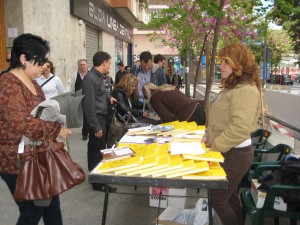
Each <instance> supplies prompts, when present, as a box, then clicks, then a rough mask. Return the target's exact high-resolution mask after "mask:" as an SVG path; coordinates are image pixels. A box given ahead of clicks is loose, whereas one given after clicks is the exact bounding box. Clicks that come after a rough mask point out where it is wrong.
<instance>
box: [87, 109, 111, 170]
mask: <svg viewBox="0 0 300 225" xmlns="http://www.w3.org/2000/svg"><path fill="white" fill-rule="evenodd" d="M97 119H98V122H99V123H100V125H101V128H102V132H103V135H102V137H101V138H97V137H96V136H95V131H94V130H93V129H91V128H90V127H89V141H88V146H87V148H88V151H87V160H88V170H89V171H91V170H93V169H94V168H95V167H96V166H97V165H98V164H99V162H101V160H102V159H103V156H102V154H101V151H100V150H102V149H105V148H106V137H107V130H108V127H107V126H108V124H107V115H106V114H105V115H104V114H99V115H97Z"/></svg>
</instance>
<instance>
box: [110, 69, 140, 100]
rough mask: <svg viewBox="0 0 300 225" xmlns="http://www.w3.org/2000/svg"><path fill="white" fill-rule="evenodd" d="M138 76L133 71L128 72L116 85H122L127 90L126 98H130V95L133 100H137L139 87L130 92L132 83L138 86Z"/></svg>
mask: <svg viewBox="0 0 300 225" xmlns="http://www.w3.org/2000/svg"><path fill="white" fill-rule="evenodd" d="M138 82H139V80H138V78H137V77H136V76H134V75H133V74H132V73H128V74H126V75H125V76H123V77H122V79H121V80H120V81H119V83H118V84H117V85H116V86H115V87H114V88H117V87H120V88H122V89H124V90H125V93H126V98H127V99H129V98H130V97H131V98H132V99H133V100H137V88H136V89H135V90H134V91H133V92H132V94H130V88H131V85H134V86H137V85H138Z"/></svg>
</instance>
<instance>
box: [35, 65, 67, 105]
mask: <svg viewBox="0 0 300 225" xmlns="http://www.w3.org/2000/svg"><path fill="white" fill-rule="evenodd" d="M36 81H37V82H38V84H39V85H40V86H41V88H42V90H43V92H44V94H45V97H46V99H48V98H52V97H55V96H57V95H59V94H63V93H65V88H64V86H63V84H62V82H61V80H60V78H59V77H58V76H55V67H54V65H53V62H52V61H51V60H49V59H47V62H45V64H44V66H43V75H42V76H41V77H39V78H37V79H36Z"/></svg>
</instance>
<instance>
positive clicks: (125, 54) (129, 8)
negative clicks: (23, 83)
mask: <svg viewBox="0 0 300 225" xmlns="http://www.w3.org/2000/svg"><path fill="white" fill-rule="evenodd" d="M142 11H143V5H142V4H141V3H139V0H111V1H110V0H51V1H40V0H0V14H1V17H3V19H1V21H0V37H1V41H0V51H1V64H0V66H1V68H0V69H4V68H5V50H6V49H7V48H11V47H12V44H13V40H14V39H15V38H16V37H17V36H18V35H20V34H22V33H33V34H36V35H39V36H41V37H43V38H44V39H46V40H48V41H49V42H50V47H51V52H50V55H49V58H50V59H51V60H52V61H53V62H54V65H55V67H56V73H57V74H56V75H58V76H59V77H60V78H61V80H62V82H63V83H64V85H65V86H66V88H67V89H70V87H71V83H72V82H73V80H74V79H75V75H76V72H77V61H78V59H82V58H83V59H87V61H88V64H89V68H91V67H92V64H93V63H92V57H93V55H94V53H96V52H97V51H106V52H108V53H109V54H110V55H111V56H112V66H111V70H110V74H111V76H112V77H113V78H114V76H115V73H116V68H117V66H116V64H117V63H118V62H120V61H122V62H123V63H124V64H125V65H127V64H129V65H130V64H132V51H133V50H132V46H133V28H136V27H140V26H141V24H142V23H141V22H140V21H139V19H138V18H139V17H140V16H141V15H140V13H141V12H142ZM70 91H72V90H70Z"/></svg>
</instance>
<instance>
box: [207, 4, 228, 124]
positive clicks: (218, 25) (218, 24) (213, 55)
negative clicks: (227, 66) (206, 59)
mask: <svg viewBox="0 0 300 225" xmlns="http://www.w3.org/2000/svg"><path fill="white" fill-rule="evenodd" d="M224 3H225V0H220V7H219V11H220V12H222V11H223V8H224ZM222 17H223V13H221V16H220V17H217V21H216V28H215V32H214V40H213V45H212V52H211V58H210V69H209V74H208V77H207V78H208V79H206V91H205V108H206V121H208V119H209V114H208V112H209V105H210V91H211V86H212V81H213V76H214V71H215V70H214V67H215V59H216V51H217V46H218V41H219V35H220V28H221V22H222Z"/></svg>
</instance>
